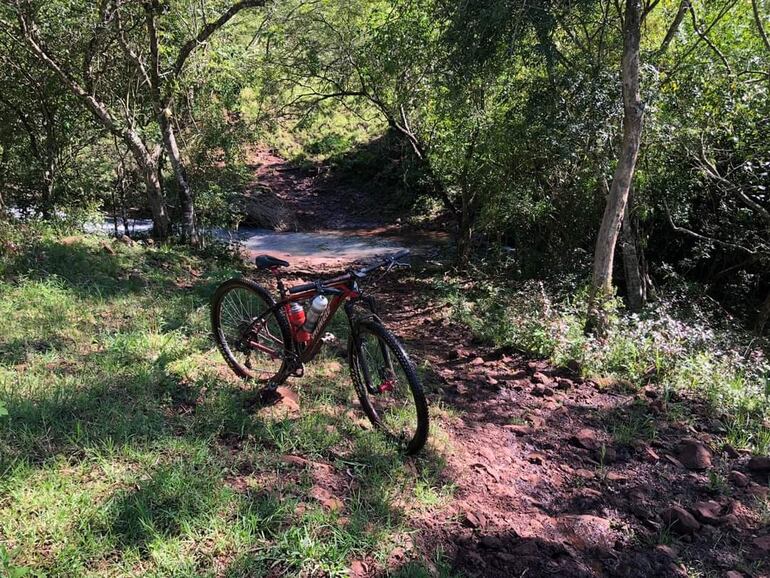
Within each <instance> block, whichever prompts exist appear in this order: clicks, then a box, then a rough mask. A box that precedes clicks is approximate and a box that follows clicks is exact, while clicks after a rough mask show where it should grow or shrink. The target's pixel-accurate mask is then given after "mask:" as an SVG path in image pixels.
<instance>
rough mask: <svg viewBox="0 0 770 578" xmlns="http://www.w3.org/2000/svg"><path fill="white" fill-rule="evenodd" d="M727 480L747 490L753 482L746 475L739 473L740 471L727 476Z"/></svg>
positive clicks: (734, 471)
mask: <svg viewBox="0 0 770 578" xmlns="http://www.w3.org/2000/svg"><path fill="white" fill-rule="evenodd" d="M727 479H728V480H730V482H731V483H732V484H733V485H734V486H737V487H739V488H745V487H746V486H748V485H749V483H750V482H751V480H749V477H748V476H747V475H746V474H744V473H743V472H739V471H738V470H733V471H732V472H730V474H729V475H728V476H727Z"/></svg>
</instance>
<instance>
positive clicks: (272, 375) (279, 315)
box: [211, 279, 291, 383]
mask: <svg viewBox="0 0 770 578" xmlns="http://www.w3.org/2000/svg"><path fill="white" fill-rule="evenodd" d="M211 325H212V329H213V332H214V340H215V341H216V343H217V346H218V347H219V350H220V352H221V353H222V356H223V357H224V358H225V361H227V364H228V365H229V366H230V368H231V369H232V370H233V371H234V372H235V373H236V374H237V375H238V376H240V377H242V378H244V379H251V380H254V381H257V382H262V383H264V382H273V383H279V382H281V381H283V380H284V379H285V372H286V368H287V352H288V350H289V346H290V343H291V336H290V331H289V324H288V322H287V321H286V317H285V316H284V315H283V312H282V311H280V310H279V309H276V308H275V300H274V299H273V298H272V297H271V295H270V293H269V292H268V291H267V290H266V289H265V288H263V287H261V286H260V285H258V284H256V283H254V282H253V281H250V280H248V279H230V280H229V281H225V282H224V283H222V285H220V286H219V288H218V289H217V290H216V293H214V298H213V299H212V304H211Z"/></svg>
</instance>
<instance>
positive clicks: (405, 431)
mask: <svg viewBox="0 0 770 578" xmlns="http://www.w3.org/2000/svg"><path fill="white" fill-rule="evenodd" d="M349 356H350V373H351V377H352V378H353V384H354V385H355V388H356V393H357V394H358V399H359V401H360V402H361V407H362V408H363V410H364V413H365V414H366V416H367V417H368V418H369V420H370V421H371V422H372V423H373V424H374V426H375V427H376V428H378V429H379V430H381V431H383V432H384V433H385V434H386V435H387V436H388V437H390V438H392V439H394V440H395V441H396V442H397V443H398V444H399V445H400V446H401V447H403V448H404V450H405V451H406V453H407V454H416V453H417V452H419V451H420V450H421V449H422V447H423V446H424V445H425V442H426V440H427V439H428V429H429V426H428V404H427V402H426V400H425V394H424V393H423V390H422V384H421V383H420V378H419V376H418V375H417V370H416V369H415V367H414V364H412V362H411V360H410V359H409V357H408V356H407V354H406V352H405V351H404V348H403V346H402V345H401V343H399V341H398V339H396V337H395V336H394V335H393V334H392V333H391V332H390V331H388V330H387V329H385V327H383V326H382V324H381V323H379V322H377V321H375V320H372V319H362V320H359V321H358V322H356V324H355V327H354V331H353V334H352V335H351V338H350V344H349Z"/></svg>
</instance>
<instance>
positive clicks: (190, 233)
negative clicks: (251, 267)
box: [158, 109, 199, 245]
mask: <svg viewBox="0 0 770 578" xmlns="http://www.w3.org/2000/svg"><path fill="white" fill-rule="evenodd" d="M167 110H168V109H166V110H163V111H161V112H160V114H159V115H158V120H159V122H160V127H161V131H162V132H163V143H164V145H165V147H166V152H167V153H168V158H169V160H170V161H171V167H172V168H173V170H174V176H175V177H176V182H177V185H178V187H179V201H180V204H181V206H182V236H183V237H184V239H185V240H186V241H188V242H189V243H191V244H193V245H197V244H198V241H199V239H198V229H197V226H196V219H195V204H194V201H193V195H192V190H191V189H190V184H189V183H188V181H187V174H186V171H185V168H184V164H183V163H182V156H181V154H180V153H179V147H178V145H177V142H176V135H175V134H174V127H173V126H172V124H171V119H170V118H169V115H168V114H167V112H166V111H167Z"/></svg>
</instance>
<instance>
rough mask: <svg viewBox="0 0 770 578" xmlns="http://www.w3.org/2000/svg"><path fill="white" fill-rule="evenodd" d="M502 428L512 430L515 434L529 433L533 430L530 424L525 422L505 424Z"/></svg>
mask: <svg viewBox="0 0 770 578" xmlns="http://www.w3.org/2000/svg"><path fill="white" fill-rule="evenodd" d="M503 429H507V430H508V431H510V432H513V433H514V434H515V435H517V436H524V435H529V434H531V433H532V432H533V429H532V426H529V425H526V424H518V423H516V424H506V425H504V426H503Z"/></svg>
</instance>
